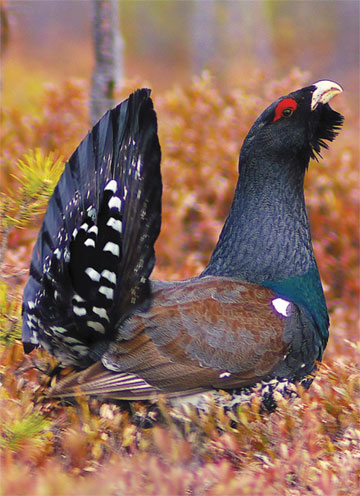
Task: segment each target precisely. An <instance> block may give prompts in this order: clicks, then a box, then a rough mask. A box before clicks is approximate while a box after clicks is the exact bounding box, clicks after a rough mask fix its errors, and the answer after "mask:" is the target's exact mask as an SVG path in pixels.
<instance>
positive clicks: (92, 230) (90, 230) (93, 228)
mask: <svg viewBox="0 0 360 496" xmlns="http://www.w3.org/2000/svg"><path fill="white" fill-rule="evenodd" d="M98 232H99V229H98V226H92V227H90V229H89V230H88V233H95V235H96V236H97V234H98Z"/></svg>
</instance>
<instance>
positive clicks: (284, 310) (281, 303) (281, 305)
mask: <svg viewBox="0 0 360 496" xmlns="http://www.w3.org/2000/svg"><path fill="white" fill-rule="evenodd" d="M271 304H272V306H273V307H274V308H275V310H276V311H277V312H278V313H280V314H281V315H283V316H284V317H289V315H290V312H289V310H290V309H289V306H290V301H287V300H283V299H282V298H275V299H274V300H272V302H271Z"/></svg>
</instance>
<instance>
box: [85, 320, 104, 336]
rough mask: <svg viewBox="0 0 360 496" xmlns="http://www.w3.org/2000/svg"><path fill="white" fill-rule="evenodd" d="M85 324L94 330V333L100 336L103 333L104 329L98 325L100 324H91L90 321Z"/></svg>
mask: <svg viewBox="0 0 360 496" xmlns="http://www.w3.org/2000/svg"><path fill="white" fill-rule="evenodd" d="M86 323H87V325H88V327H91V328H92V329H94V331H96V332H101V334H104V333H105V327H104V326H103V325H102V324H100V322H93V321H91V320H88V321H87V322H86Z"/></svg>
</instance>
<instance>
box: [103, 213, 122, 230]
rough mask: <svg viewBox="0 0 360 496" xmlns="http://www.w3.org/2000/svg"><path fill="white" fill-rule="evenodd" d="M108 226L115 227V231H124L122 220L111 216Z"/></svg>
mask: <svg viewBox="0 0 360 496" xmlns="http://www.w3.org/2000/svg"><path fill="white" fill-rule="evenodd" d="M106 225H107V226H109V227H111V228H112V229H114V231H118V232H119V233H122V222H121V220H116V219H114V217H110V219H109V220H108V221H107V223H106Z"/></svg>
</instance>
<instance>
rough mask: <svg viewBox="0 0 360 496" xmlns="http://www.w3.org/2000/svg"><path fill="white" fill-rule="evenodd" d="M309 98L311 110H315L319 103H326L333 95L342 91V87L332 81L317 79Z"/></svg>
mask: <svg viewBox="0 0 360 496" xmlns="http://www.w3.org/2000/svg"><path fill="white" fill-rule="evenodd" d="M313 86H315V87H316V89H315V90H314V93H313V96H312V99H311V110H312V111H313V110H315V109H316V107H317V106H318V105H319V103H328V102H329V101H330V100H331V99H332V98H334V96H336V95H338V94H339V93H342V92H343V91H344V90H343V89H342V87H341V86H340V85H339V84H337V83H335V82H334V81H318V82H317V83H314V84H313Z"/></svg>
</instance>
